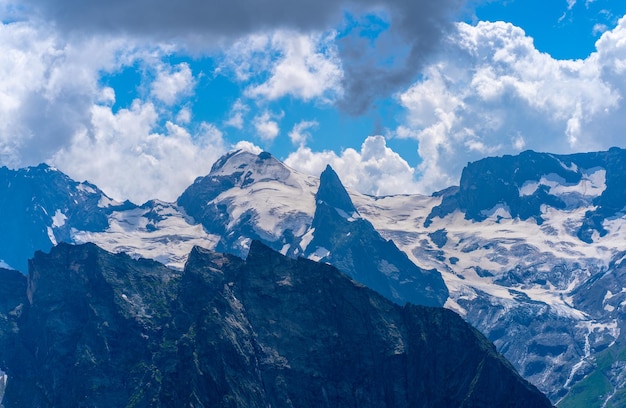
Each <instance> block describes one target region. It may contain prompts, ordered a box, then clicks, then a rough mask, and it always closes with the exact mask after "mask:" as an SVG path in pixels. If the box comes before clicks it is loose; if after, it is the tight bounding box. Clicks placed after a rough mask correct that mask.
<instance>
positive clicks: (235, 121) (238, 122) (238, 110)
mask: <svg viewBox="0 0 626 408" xmlns="http://www.w3.org/2000/svg"><path fill="white" fill-rule="evenodd" d="M249 110H250V108H248V107H247V106H246V105H245V104H244V103H243V102H242V101H241V99H237V101H236V102H235V103H234V104H233V106H232V108H231V109H230V115H229V117H228V120H227V121H226V122H225V123H224V124H225V125H226V126H230V127H234V128H235V129H239V130H241V129H243V124H244V122H243V116H244V115H245V114H246V113H248V111H249Z"/></svg>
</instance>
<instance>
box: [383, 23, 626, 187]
mask: <svg viewBox="0 0 626 408" xmlns="http://www.w3.org/2000/svg"><path fill="white" fill-rule="evenodd" d="M457 27H458V31H457V33H456V34H454V35H453V36H451V37H450V39H449V41H448V44H447V46H446V47H443V48H442V49H441V50H440V52H439V54H438V55H437V56H436V58H435V59H434V60H433V61H434V62H433V63H432V64H431V65H429V66H428V67H427V68H426V69H425V70H424V75H423V79H421V80H420V81H418V82H417V83H415V84H414V85H413V86H412V87H411V88H409V89H408V90H406V91H405V92H403V93H401V94H400V95H399V96H398V99H399V101H400V103H401V104H402V105H403V106H404V107H405V108H406V111H407V116H406V122H405V123H403V124H402V126H399V127H398V129H397V131H396V132H395V136H396V137H403V138H413V139H416V140H417V141H418V143H419V147H418V153H419V156H420V157H421V158H422V163H421V164H420V165H419V168H418V172H419V177H420V181H419V184H420V190H421V191H423V192H432V191H435V190H438V189H441V188H444V187H447V186H449V185H451V184H456V183H458V179H459V177H460V174H461V170H462V168H463V166H465V164H466V163H467V162H468V161H474V160H478V159H480V158H482V157H484V156H486V155H501V154H515V153H518V152H519V151H520V150H522V149H533V150H539V151H550V152H554V153H569V152H576V151H589V150H599V149H606V148H609V147H611V146H613V145H616V144H622V145H623V136H622V134H623V129H624V126H625V125H626V109H625V107H624V102H623V101H624V96H625V95H626V20H624V19H622V20H621V21H620V23H619V24H618V26H617V27H616V28H615V29H613V30H611V31H607V32H606V33H604V34H603V35H602V37H601V38H600V39H599V40H598V42H597V43H596V47H597V52H596V53H593V54H592V55H590V56H589V57H588V58H587V59H585V60H575V61H574V60H555V59H553V58H552V57H551V56H550V55H548V54H544V53H541V52H539V51H537V50H536V49H535V47H534V45H533V42H532V39H531V38H530V37H527V36H526V35H525V33H524V32H523V31H522V30H521V29H519V28H517V27H515V26H513V25H511V24H508V23H503V22H496V23H487V22H481V23H478V24H477V25H476V26H470V25H468V24H464V23H459V24H458V25H457Z"/></svg>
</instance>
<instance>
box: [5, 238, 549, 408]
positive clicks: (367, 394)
mask: <svg viewBox="0 0 626 408" xmlns="http://www.w3.org/2000/svg"><path fill="white" fill-rule="evenodd" d="M7 276H9V275H5V274H0V279H1V280H0V291H5V290H7V288H8V287H10V288H12V289H11V290H17V289H19V288H21V289H22V290H23V291H24V292H22V294H21V295H18V296H17V297H16V298H15V299H14V300H13V301H12V304H10V305H8V306H7V307H4V305H0V306H3V307H4V309H8V308H13V309H14V307H13V306H14V303H16V302H21V304H22V313H21V314H20V315H19V317H18V318H17V328H19V330H18V331H17V332H16V331H15V330H13V331H11V332H9V333H5V332H3V333H2V336H4V337H3V338H7V336H8V337H9V338H10V337H15V338H16V339H17V341H15V342H13V343H11V345H7V346H6V348H3V349H1V350H0V362H2V366H0V369H2V370H4V371H5V372H7V373H8V375H9V381H8V386H7V389H6V394H5V397H4V402H3V403H4V405H5V406H6V407H7V408H12V407H53V406H54V407H69V406H72V407H74V406H84V407H96V406H132V407H148V406H150V407H160V406H163V407H171V406H195V407H237V406H240V407H244V406H245V407H256V406H258V407H261V406H262V407H267V406H276V407H289V406H293V407H314V406H315V407H317V406H363V407H368V406H372V407H373V406H376V407H379V406H394V407H403V406H405V407H409V406H410V407H419V406H428V407H450V406H455V407H456V406H458V407H494V406H499V407H500V406H501V407H549V406H550V402H549V401H548V400H547V399H546V398H545V397H544V396H543V395H541V394H540V393H539V392H538V391H537V390H536V389H535V388H534V387H533V386H531V385H530V384H528V383H527V382H526V381H525V380H523V379H522V378H521V377H520V376H519V375H517V374H516V373H515V372H514V370H513V369H512V368H511V366H510V364H509V363H508V362H506V361H505V360H504V358H503V357H501V355H499V354H498V353H497V352H496V351H495V348H494V347H493V345H492V344H490V343H489V342H488V341H487V340H486V339H485V338H484V337H483V336H482V335H481V334H480V333H478V332H477V331H476V330H475V329H473V328H471V327H470V326H469V325H467V324H466V323H465V322H464V321H463V320H462V319H461V318H460V317H458V316H457V315H456V314H454V313H453V312H451V311H448V310H445V309H440V308H429V307H421V306H413V305H410V304H407V305H405V306H404V307H401V306H398V305H396V304H393V303H391V302H389V301H388V300H386V299H384V298H383V297H382V296H380V295H378V294H376V293H375V292H373V291H371V290H370V289H367V288H365V287H363V286H360V285H358V284H355V283H354V282H353V281H351V280H349V279H348V278H347V277H345V276H344V275H343V274H341V273H340V272H339V271H338V270H337V269H335V268H334V267H331V266H329V265H324V264H317V263H314V262H311V261H308V260H304V259H297V260H294V259H290V258H286V257H283V256H281V255H280V254H278V253H276V252H274V251H272V250H271V249H269V248H268V247H266V246H264V245H262V244H260V243H258V242H255V243H253V245H252V246H251V249H250V253H249V256H248V258H247V260H245V261H244V260H241V259H239V258H237V257H235V256H232V255H221V254H217V253H214V252H210V251H207V250H203V249H199V248H195V249H194V250H193V252H192V253H191V255H190V257H189V260H188V262H187V266H186V268H185V270H184V272H182V273H180V272H175V271H172V270H169V269H167V268H165V267H163V266H162V265H160V264H158V263H155V262H152V261H145V260H133V259H131V258H129V257H127V256H125V255H112V254H110V253H107V252H105V251H103V250H101V249H99V248H98V247H96V246H95V245H91V244H87V245H82V246H70V245H65V244H62V245H59V246H57V247H55V248H53V249H52V250H51V252H50V254H44V253H41V252H38V253H37V254H36V256H35V258H34V259H33V261H32V262H31V264H30V271H29V276H28V289H27V290H26V286H25V285H24V282H23V280H22V283H21V286H20V283H19V282H17V286H15V284H16V283H15V282H14V281H15V280H16V279H12V278H11V277H10V276H9V278H7ZM13 278H15V277H13ZM17 281H19V278H18V279H17ZM26 293H27V294H28V300H26V299H25V296H26ZM4 309H3V310H4ZM1 312H2V311H0V313H1ZM1 327H2V328H3V329H4V326H1Z"/></svg>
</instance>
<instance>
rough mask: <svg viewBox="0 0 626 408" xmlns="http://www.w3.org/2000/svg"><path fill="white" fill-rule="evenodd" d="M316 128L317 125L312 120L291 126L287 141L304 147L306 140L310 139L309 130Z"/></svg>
mask: <svg viewBox="0 0 626 408" xmlns="http://www.w3.org/2000/svg"><path fill="white" fill-rule="evenodd" d="M318 126H319V123H317V122H316V121H314V120H303V121H301V122H298V123H296V124H295V125H293V128H292V129H291V132H289V139H291V143H293V144H294V145H300V146H304V145H305V144H306V142H307V140H308V139H310V138H311V134H310V132H309V130H310V129H313V128H316V127H318Z"/></svg>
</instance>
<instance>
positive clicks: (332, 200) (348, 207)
mask: <svg viewBox="0 0 626 408" xmlns="http://www.w3.org/2000/svg"><path fill="white" fill-rule="evenodd" d="M315 198H316V200H317V201H323V202H324V203H326V204H327V205H329V206H331V207H334V208H335V209H337V210H341V211H343V212H344V213H345V214H346V215H348V216H352V214H354V213H357V214H358V211H357V210H356V208H355V207H354V204H353V203H352V200H351V199H350V195H349V194H348V192H347V191H346V188H345V187H344V186H343V184H342V183H341V180H340V179H339V176H338V175H337V173H336V172H335V170H333V168H332V167H330V165H327V166H326V169H325V170H324V171H323V172H322V174H321V175H320V187H319V189H318V191H317V194H316V195H315Z"/></svg>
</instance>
